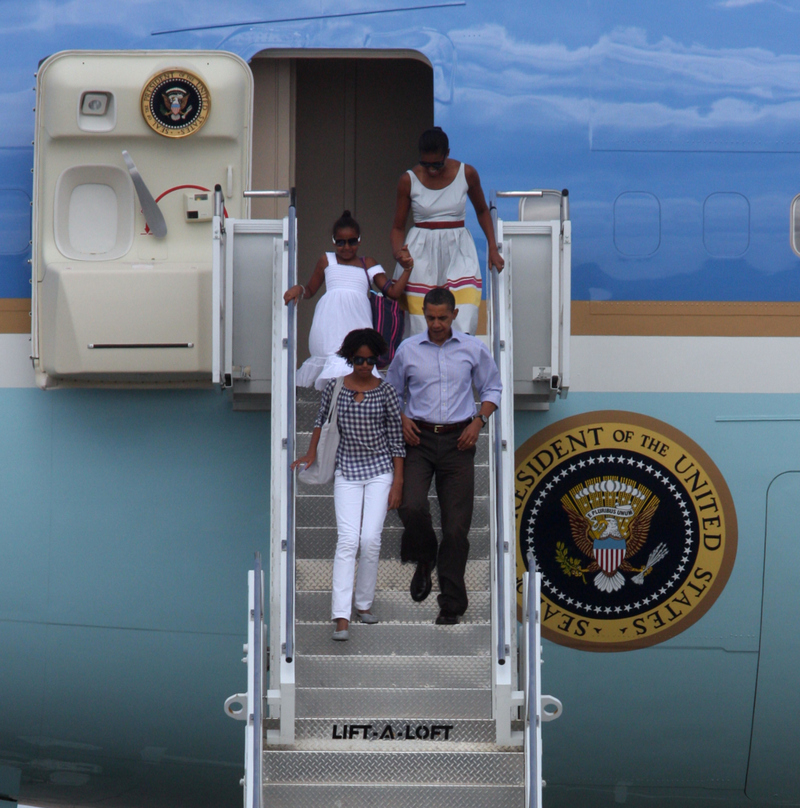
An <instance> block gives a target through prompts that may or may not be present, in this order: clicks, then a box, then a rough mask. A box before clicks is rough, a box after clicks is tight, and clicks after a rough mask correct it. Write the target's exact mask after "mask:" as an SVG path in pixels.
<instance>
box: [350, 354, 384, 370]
mask: <svg viewBox="0 0 800 808" xmlns="http://www.w3.org/2000/svg"><path fill="white" fill-rule="evenodd" d="M364 362H366V363H367V364H368V365H369V366H370V367H373V368H374V367H375V365H377V364H378V357H377V356H354V357H353V364H354V365H363V364H364Z"/></svg>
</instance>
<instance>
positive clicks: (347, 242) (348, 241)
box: [333, 236, 361, 247]
mask: <svg viewBox="0 0 800 808" xmlns="http://www.w3.org/2000/svg"><path fill="white" fill-rule="evenodd" d="M360 242H361V236H359V237H358V238H335V239H333V243H334V244H335V245H336V246H337V247H356V246H358V244H359V243H360Z"/></svg>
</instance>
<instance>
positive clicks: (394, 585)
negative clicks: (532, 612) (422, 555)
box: [295, 558, 490, 602]
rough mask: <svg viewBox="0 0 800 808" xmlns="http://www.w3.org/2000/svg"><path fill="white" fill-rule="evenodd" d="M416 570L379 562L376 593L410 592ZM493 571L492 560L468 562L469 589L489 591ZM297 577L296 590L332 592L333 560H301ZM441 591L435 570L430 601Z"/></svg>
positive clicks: (393, 561) (389, 561)
mask: <svg viewBox="0 0 800 808" xmlns="http://www.w3.org/2000/svg"><path fill="white" fill-rule="evenodd" d="M415 569H416V566H415V565H414V564H403V563H401V562H400V561H399V560H397V559H394V558H382V559H381V560H380V561H379V562H378V583H377V585H376V591H380V590H386V589H388V590H395V591H398V592H408V587H409V585H410V584H411V576H412V575H413V574H414V570H415ZM489 572H490V571H489V561H488V560H483V559H481V560H476V561H467V568H466V571H465V573H464V582H465V584H466V586H467V590H468V591H469V590H483V591H488V589H489ZM295 574H296V576H297V578H296V580H297V584H296V588H297V589H298V590H315V589H316V590H320V589H323V590H324V589H328V588H330V585H331V578H332V574H333V559H328V558H298V559H297V561H296V562H295ZM438 588H439V587H438V581H437V579H436V571H435V570H434V573H433V592H431V594H430V598H434V600H435V596H436V594H437V592H438ZM426 602H427V601H426Z"/></svg>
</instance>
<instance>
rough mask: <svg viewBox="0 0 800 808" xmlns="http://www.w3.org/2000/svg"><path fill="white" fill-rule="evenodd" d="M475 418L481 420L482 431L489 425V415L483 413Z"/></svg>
mask: <svg viewBox="0 0 800 808" xmlns="http://www.w3.org/2000/svg"><path fill="white" fill-rule="evenodd" d="M475 417H476V418H480V419H481V429H483V428H484V427H485V426H486V424H488V423H489V416H488V415H484V414H483V413H480V412H479V413H478V414H477V415H476V416H475Z"/></svg>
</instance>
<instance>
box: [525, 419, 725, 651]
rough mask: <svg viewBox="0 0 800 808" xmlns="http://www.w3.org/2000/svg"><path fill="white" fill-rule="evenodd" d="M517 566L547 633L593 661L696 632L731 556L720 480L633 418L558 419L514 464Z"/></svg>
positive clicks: (659, 430) (675, 435)
mask: <svg viewBox="0 0 800 808" xmlns="http://www.w3.org/2000/svg"><path fill="white" fill-rule="evenodd" d="M516 465H517V470H516V476H515V497H516V514H517V531H518V556H517V567H518V570H519V571H520V574H521V572H522V570H523V569H524V568H525V566H527V559H528V554H529V553H530V554H531V555H532V557H533V558H534V559H535V561H536V565H537V568H538V569H539V570H540V571H541V573H542V634H543V636H545V637H547V638H548V639H551V640H553V641H555V642H558V643H561V644H562V645H569V646H572V647H575V648H581V649H584V650H589V651H623V650H628V649H633V648H641V647H644V646H648V645H653V644H655V643H658V642H662V641H663V640H666V639H668V638H669V637H673V636H675V635H676V634H678V633H680V632H681V631H684V630H685V629H686V628H688V627H689V626H690V625H692V624H693V623H695V622H696V621H697V620H698V619H699V618H700V617H701V616H702V615H703V614H705V612H706V611H707V610H708V609H709V608H710V607H711V605H712V604H713V603H714V601H715V600H716V599H717V597H718V596H719V593H720V592H721V591H722V589H723V588H724V586H725V583H726V582H727V580H728V577H729V576H730V573H731V570H732V568H733V563H734V559H735V557H736V513H735V511H734V506H733V500H732V499H731V496H730V493H729V491H728V487H727V485H726V484H725V480H724V479H723V477H722V475H721V474H720V472H719V470H718V469H717V467H716V466H715V465H714V463H713V462H712V460H711V458H709V457H708V455H706V454H705V452H704V451H703V450H702V449H701V448H700V447H699V446H698V445H697V444H695V443H694V442H693V441H692V440H691V439H690V438H689V437H688V436H686V435H684V434H683V433H681V432H679V431H678V430H676V429H674V428H673V427H671V426H669V425H668V424H665V423H663V422H661V421H657V420H655V419H653V418H649V417H647V416H643V415H638V414H636V413H628V412H619V411H604V412H594V413H586V414H584V415H578V416H574V417H572V418H567V419H565V420H563V421H559V422H557V423H555V424H553V425H551V426H549V427H547V428H546V429H544V430H543V431H541V432H539V433H537V434H536V435H534V436H533V437H532V438H530V440H528V441H527V442H526V443H525V444H524V445H523V446H521V447H520V449H518V450H517V454H516Z"/></svg>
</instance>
